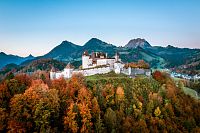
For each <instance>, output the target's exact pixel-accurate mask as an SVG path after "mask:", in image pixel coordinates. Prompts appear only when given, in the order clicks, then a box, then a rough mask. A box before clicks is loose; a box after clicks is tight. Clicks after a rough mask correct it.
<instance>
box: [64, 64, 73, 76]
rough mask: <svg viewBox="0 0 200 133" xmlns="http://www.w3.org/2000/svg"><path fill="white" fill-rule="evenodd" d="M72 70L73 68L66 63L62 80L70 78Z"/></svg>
mask: <svg viewBox="0 0 200 133" xmlns="http://www.w3.org/2000/svg"><path fill="white" fill-rule="evenodd" d="M73 70H74V66H72V65H71V64H70V63H68V64H67V66H66V67H65V68H64V78H71V77H72V72H73Z"/></svg>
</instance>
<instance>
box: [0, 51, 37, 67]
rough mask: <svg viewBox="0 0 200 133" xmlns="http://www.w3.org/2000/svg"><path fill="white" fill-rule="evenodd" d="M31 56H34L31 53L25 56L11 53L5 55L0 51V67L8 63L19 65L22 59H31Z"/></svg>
mask: <svg viewBox="0 0 200 133" xmlns="http://www.w3.org/2000/svg"><path fill="white" fill-rule="evenodd" d="M33 58H35V57H33V56H32V55H29V56H27V57H20V56H17V55H11V54H10V55H7V54H5V53H3V52H0V69H1V68H2V67H4V66H5V65H7V64H10V63H14V64H17V65H19V64H20V63H22V62H23V61H26V60H30V59H33Z"/></svg>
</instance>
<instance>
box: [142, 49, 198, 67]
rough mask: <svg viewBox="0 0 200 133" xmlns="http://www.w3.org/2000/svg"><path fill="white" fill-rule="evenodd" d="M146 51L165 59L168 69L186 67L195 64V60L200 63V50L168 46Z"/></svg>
mask: <svg viewBox="0 0 200 133" xmlns="http://www.w3.org/2000/svg"><path fill="white" fill-rule="evenodd" d="M145 50H147V51H151V52H153V53H155V54H157V55H158V56H160V57H162V58H164V59H165V60H166V62H167V65H166V67H168V68H172V67H178V66H180V65H186V64H188V63H191V62H193V60H195V61H200V58H198V57H200V49H189V48H178V47H174V46H171V45H168V46H167V47H160V46H155V47H149V48H146V49H145Z"/></svg>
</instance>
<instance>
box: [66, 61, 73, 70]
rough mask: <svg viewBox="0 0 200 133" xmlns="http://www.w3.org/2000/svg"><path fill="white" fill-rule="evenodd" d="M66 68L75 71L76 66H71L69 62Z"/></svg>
mask: <svg viewBox="0 0 200 133" xmlns="http://www.w3.org/2000/svg"><path fill="white" fill-rule="evenodd" d="M65 68H67V69H74V66H73V65H71V63H70V62H69V63H68V64H67V66H66V67H65Z"/></svg>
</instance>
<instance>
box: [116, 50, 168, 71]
mask: <svg viewBox="0 0 200 133" xmlns="http://www.w3.org/2000/svg"><path fill="white" fill-rule="evenodd" d="M118 51H119V54H120V58H121V59H122V61H123V62H125V63H126V62H137V61H138V60H144V61H146V62H148V63H149V64H150V66H151V67H152V68H164V67H165V65H166V61H165V59H164V58H162V57H160V56H159V55H157V54H155V53H152V52H150V51H147V50H145V49H143V48H141V47H137V48H134V49H119V50H118Z"/></svg>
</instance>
